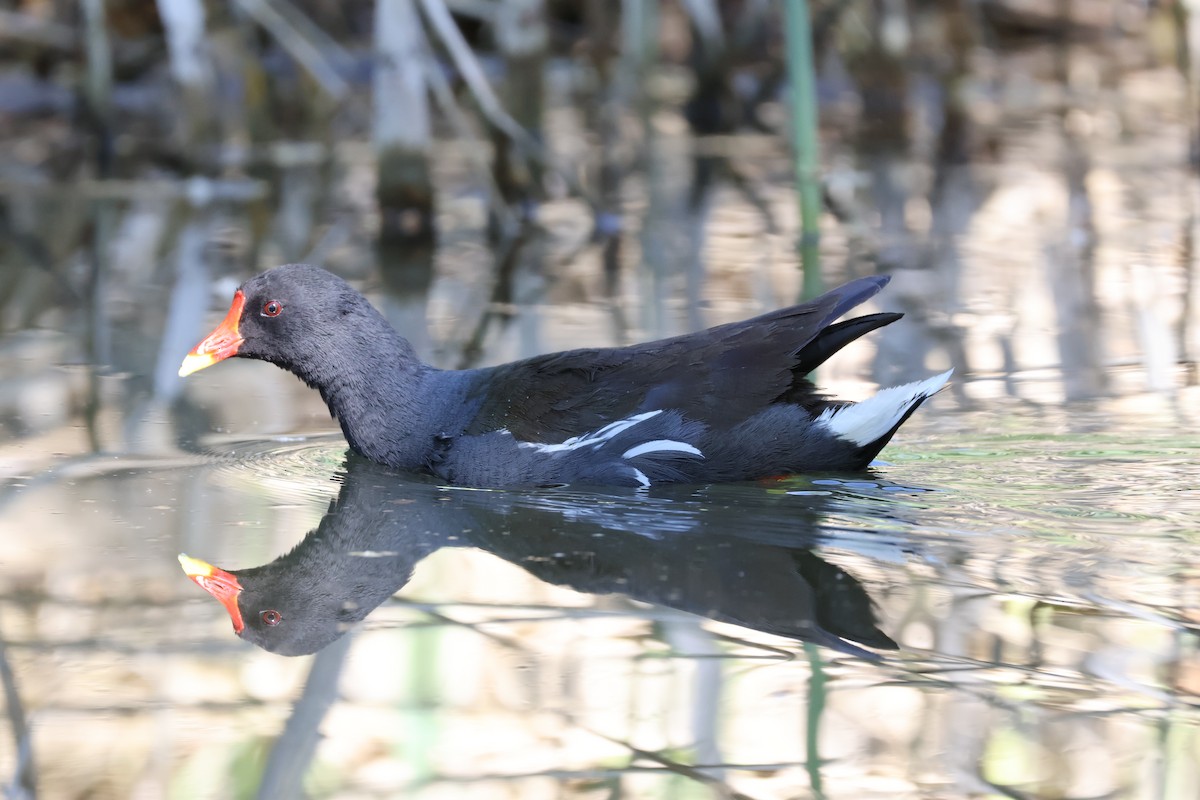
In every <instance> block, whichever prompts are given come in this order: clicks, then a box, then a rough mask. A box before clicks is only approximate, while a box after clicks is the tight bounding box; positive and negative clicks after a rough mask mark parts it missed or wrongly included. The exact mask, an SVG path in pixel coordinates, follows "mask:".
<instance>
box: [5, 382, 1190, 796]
mask: <svg viewBox="0 0 1200 800" xmlns="http://www.w3.org/2000/svg"><path fill="white" fill-rule="evenodd" d="M265 368H267V367H265V366H264V369H265ZM945 405H947V404H946V403H944V402H943V400H941V399H935V400H934V401H931V403H930V404H929V407H928V408H927V409H925V413H924V414H923V415H922V416H921V418H920V419H917V420H914V421H913V422H912V423H911V424H910V426H909V428H908V429H906V431H905V433H904V434H903V435H902V436H900V437H898V441H897V442H896V443H894V444H893V445H892V446H891V447H890V448H889V449H888V450H887V451H886V457H887V463H884V464H880V465H879V466H877V467H876V468H875V469H874V470H873V471H872V472H871V473H870V474H867V475H863V476H860V477H856V478H853V479H851V478H847V477H846V476H826V477H822V476H806V477H796V478H791V479H787V480H782V481H776V482H768V483H761V484H744V485H732V486H704V487H665V488H662V489H659V488H654V489H651V490H637V491H635V490H586V491H585V490H575V489H569V488H566V489H544V490H537V491H474V490H463V489H450V488H445V487H441V486H437V485H434V484H431V483H427V482H420V481H413V480H411V479H404V478H403V477H400V476H396V475H393V474H389V473H388V472H387V471H386V470H382V469H380V468H377V467H374V466H372V465H369V464H365V463H363V462H361V461H358V460H357V459H350V460H347V459H346V458H345V456H344V448H343V445H342V443H341V442H340V441H339V440H338V439H337V438H336V437H333V436H320V437H314V438H306V437H299V438H294V437H293V438H288V439H286V440H282V439H258V440H253V441H235V442H225V443H221V444H220V445H217V446H214V448H213V449H212V451H211V452H210V453H209V454H207V455H205V456H204V457H200V458H194V459H188V460H187V461H186V462H182V463H168V462H165V461H158V462H156V461H149V462H147V461H146V460H144V459H142V460H135V459H132V458H110V459H104V460H101V461H92V462H87V463H77V464H71V463H68V462H64V463H62V464H61V466H60V467H59V468H57V469H55V468H52V469H51V470H49V471H47V472H44V473H41V474H29V475H21V476H15V477H14V478H13V479H12V480H11V482H10V484H9V485H8V487H7V489H6V494H5V499H4V503H5V505H4V508H3V514H4V519H5V526H6V528H7V533H6V537H5V542H6V544H5V564H6V568H7V569H8V570H9V571H10V574H12V573H16V574H25V575H31V576H32V575H34V574H37V572H36V570H35V565H38V564H41V565H52V566H43V567H42V572H41V573H40V574H41V575H42V576H43V580H42V581H37V582H34V581H32V580H31V581H30V583H29V584H27V585H18V586H13V587H12V588H11V589H10V590H9V592H8V596H7V597H6V599H5V616H4V620H5V626H4V638H5V642H6V645H5V656H6V658H7V660H8V663H9V666H10V667H11V669H12V670H13V673H14V676H15V680H16V686H17V688H18V690H19V691H20V694H21V699H22V704H23V706H24V708H25V711H26V715H27V717H26V723H27V724H28V725H29V726H30V727H31V728H32V730H33V731H34V737H33V747H34V752H33V756H34V758H35V759H36V763H37V765H38V767H39V773H38V778H39V781H41V782H42V783H43V785H46V786H57V787H62V791H63V792H64V793H68V790H67V788H66V787H69V786H71V785H72V784H74V783H75V782H77V781H80V780H81V778H82V777H84V776H90V779H91V780H92V781H94V782H95V784H94V785H95V786H97V787H98V788H97V791H99V792H100V793H101V794H102V795H104V796H179V797H193V796H195V797H199V796H212V797H224V796H242V795H245V794H248V793H253V791H254V789H255V787H256V786H257V787H258V788H259V790H260V791H264V793H265V794H266V795H270V794H271V792H272V791H273V792H275V793H277V794H286V793H287V791H289V790H285V789H283V788H280V787H286V786H292V787H294V786H295V785H296V783H295V782H296V781H299V780H300V779H301V777H302V776H303V785H304V786H306V787H308V789H309V791H311V792H312V793H314V794H316V795H319V796H326V795H328V796H394V795H395V794H397V793H400V792H404V793H406V794H408V795H416V796H428V797H442V796H457V797H500V796H512V797H541V796H563V795H564V794H565V795H567V796H592V795H595V796H609V793H610V792H613V791H615V788H614V787H617V786H622V787H624V789H623V790H622V791H625V792H627V793H628V796H635V797H667V796H708V795H709V794H711V793H713V792H715V793H716V796H746V797H794V796H805V795H806V794H807V793H808V792H809V788H808V787H810V786H814V785H819V786H821V787H823V790H824V791H825V793H826V794H827V795H829V796H836V797H895V796H963V795H967V794H976V793H980V794H988V793H997V794H1004V793H1005V792H1006V790H1005V789H1004V788H1002V787H1005V786H1015V787H1019V788H1021V789H1023V790H1024V791H1033V792H1035V793H1036V794H1037V795H1038V796H1048V795H1056V796H1067V797H1088V796H1093V797H1094V796H1110V795H1115V796H1137V797H1142V796H1145V797H1153V796H1162V797H1184V796H1188V794H1190V789H1188V790H1187V791H1185V787H1193V786H1195V785H1196V783H1195V781H1196V780H1197V767H1198V751H1197V746H1198V744H1200V743H1198V742H1197V737H1196V723H1197V721H1198V719H1197V717H1198V714H1197V710H1196V702H1195V697H1196V692H1197V691H1198V690H1200V685H1197V682H1196V681H1197V677H1196V676H1197V673H1196V669H1197V665H1196V639H1195V634H1194V630H1193V625H1194V622H1195V619H1194V617H1195V609H1196V607H1197V601H1198V600H1200V595H1198V593H1200V583H1198V582H1197V580H1196V575H1195V569H1196V567H1195V565H1196V564H1197V563H1200V543H1198V542H1197V541H1196V539H1195V531H1196V530H1197V526H1198V525H1200V510H1198V508H1197V504H1196V502H1195V497H1194V492H1195V489H1194V487H1195V486H1196V484H1197V482H1198V481H1200V466H1197V465H1198V464H1200V437H1196V436H1195V435H1189V434H1181V432H1180V431H1179V430H1178V429H1176V428H1174V427H1173V426H1169V425H1161V426H1160V425H1155V424H1153V422H1151V423H1150V424H1147V423H1146V420H1145V419H1144V418H1141V417H1139V416H1138V415H1124V414H1122V413H1120V412H1108V411H1105V410H1103V409H1093V410H1090V411H1085V410H1082V409H1081V410H1078V411H1070V412H1057V411H1055V412H1048V413H1043V414H1041V415H1039V417H1038V418H1037V419H1029V418H1028V417H1026V418H1025V421H1024V422H1023V423H1016V422H1012V421H1010V422H1008V423H1006V424H997V423H996V422H995V420H994V417H993V414H994V413H995V412H994V411H989V412H987V413H986V414H981V413H978V412H974V413H964V414H955V413H952V412H951V411H950V410H948V409H946V408H945ZM1002 410H1004V411H1005V413H1010V414H1011V413H1016V412H1017V411H1018V410H1017V409H1016V408H1014V407H1012V406H1011V405H1010V406H1002ZM1032 428H1036V431H1034V430H1032ZM1122 431H1124V432H1122ZM47 514H49V515H50V517H51V518H50V522H47ZM310 531H311V533H310ZM14 540H15V542H14ZM18 543H19V544H18ZM293 547H295V550H294V551H293V550H292V548H293ZM181 550H184V551H187V552H188V553H190V554H193V555H195V556H198V557H203V558H205V559H207V560H210V561H212V562H214V563H216V564H218V565H221V566H224V567H226V568H230V569H244V568H247V567H256V566H260V565H269V566H267V567H266V568H265V569H264V570H263V572H262V574H260V575H259V578H260V582H259V583H258V584H257V585H259V586H263V585H265V586H266V587H267V588H266V589H264V592H265V593H266V595H267V596H269V597H270V598H271V599H270V600H264V604H265V605H271V606H272V607H278V608H280V609H281V610H283V613H284V615H285V622H284V623H283V624H282V625H281V626H279V628H280V629H283V628H285V627H286V626H287V625H289V624H293V625H295V624H299V623H301V622H304V623H308V622H310V621H311V622H312V626H313V627H315V628H318V629H320V628H322V627H325V628H326V629H327V632H328V633H329V637H328V638H335V642H334V644H332V645H331V646H329V647H327V648H326V649H324V650H322V651H321V653H320V654H319V655H318V656H316V658H315V660H310V659H307V658H299V659H298V658H285V657H283V656H278V655H274V654H271V653H268V652H265V651H264V650H260V649H258V648H255V647H253V646H251V645H248V644H245V643H242V642H240V641H239V640H238V639H237V638H236V637H235V636H234V635H233V632H232V630H231V628H230V621H229V619H228V617H226V615H225V613H224V612H223V611H222V609H221V608H220V607H219V606H218V605H217V604H216V603H215V602H213V601H212V600H210V599H209V598H208V597H207V596H205V595H204V594H203V593H201V592H200V591H199V590H198V589H196V587H194V586H192V585H191V584H190V583H188V582H187V581H186V580H185V579H184V577H183V575H182V573H181V572H180V571H179V566H178V564H177V562H176V554H177V553H178V552H179V551H181ZM289 551H291V554H290V555H289V556H288V558H287V559H283V560H280V561H276V560H277V559H280V557H281V556H283V555H284V554H286V553H289ZM272 562H275V563H272ZM249 583H250V582H249V581H247V586H249ZM248 591H249V589H248ZM393 592H396V593H397V594H396V595H395V597H394V598H393V597H392V594H393ZM346 598H354V599H355V602H362V603H378V604H379V607H378V608H377V609H376V610H375V611H374V612H373V613H372V614H371V615H370V616H369V617H368V619H367V621H366V622H365V623H364V624H362V625H361V626H357V627H354V628H352V629H351V630H350V632H349V633H347V634H346V635H344V636H341V637H340V638H336V637H337V635H338V634H339V633H340V632H341V629H340V627H339V626H338V623H337V620H336V618H335V615H331V614H330V613H329V609H330V608H331V607H332V608H341V607H342V606H343V604H344V603H343V601H344V600H345V599H346ZM891 641H894V642H895V643H896V644H897V645H898V646H899V649H897V650H893V649H890V642H891ZM806 642H807V643H816V644H817V645H819V646H812V645H811V644H805V643H806ZM860 648H861V649H860ZM67 754H69V755H67ZM9 757H10V758H11V755H10V756H9ZM9 763H12V762H9ZM262 782H266V786H267V787H273V788H267V789H264V787H263V786H262V785H260V784H261V783H262ZM705 787H711V788H705ZM292 791H294V788H293V789H292ZM55 793H57V792H55ZM738 793H740V794H738Z"/></svg>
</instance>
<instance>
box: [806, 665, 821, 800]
mask: <svg viewBox="0 0 1200 800" xmlns="http://www.w3.org/2000/svg"><path fill="white" fill-rule="evenodd" d="M804 654H805V655H807V656H808V666H809V670H810V675H809V679H808V717H807V719H805V723H804V747H805V758H804V765H805V769H806V770H807V771H808V781H809V785H810V786H811V787H812V796H813V797H814V798H817V800H820V798H823V797H824V796H825V790H824V789H823V788H822V786H821V742H820V735H821V716H822V715H823V714H824V713H825V682H826V679H825V665H824V662H823V661H822V660H821V651H820V650H819V649H818V648H817V646H816V645H815V644H813V643H811V642H805V643H804Z"/></svg>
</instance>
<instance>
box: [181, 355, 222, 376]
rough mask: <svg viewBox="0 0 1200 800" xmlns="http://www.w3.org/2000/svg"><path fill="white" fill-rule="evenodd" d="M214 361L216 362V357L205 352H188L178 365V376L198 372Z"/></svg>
mask: <svg viewBox="0 0 1200 800" xmlns="http://www.w3.org/2000/svg"><path fill="white" fill-rule="evenodd" d="M215 363H217V362H216V359H215V358H213V357H212V356H211V355H209V354H207V353H188V354H187V356H186V357H185V358H184V359H183V364H182V365H180V367H179V377H181V378H186V377H187V376H188V375H191V374H192V373H193V372H199V371H200V370H202V369H204V368H205V367H211V366H212V365H213V364H215Z"/></svg>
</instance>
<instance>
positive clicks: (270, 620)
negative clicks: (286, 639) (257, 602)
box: [258, 608, 283, 627]
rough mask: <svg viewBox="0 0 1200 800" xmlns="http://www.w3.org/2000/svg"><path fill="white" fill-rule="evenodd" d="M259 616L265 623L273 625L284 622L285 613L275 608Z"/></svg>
mask: <svg viewBox="0 0 1200 800" xmlns="http://www.w3.org/2000/svg"><path fill="white" fill-rule="evenodd" d="M258 616H259V618H260V619H261V620H262V621H263V624H264V625H270V626H272V627H274V626H276V625H278V624H279V623H281V622H283V615H282V614H280V613H279V612H278V611H276V610H275V609H273V608H272V609H269V610H267V611H264V612H262V613H261V614H259V615H258Z"/></svg>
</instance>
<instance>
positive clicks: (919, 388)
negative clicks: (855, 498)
mask: <svg viewBox="0 0 1200 800" xmlns="http://www.w3.org/2000/svg"><path fill="white" fill-rule="evenodd" d="M953 372H954V370H952V369H951V370H946V371H945V372H943V373H942V374H941V375H935V376H933V377H932V378H927V379H925V380H923V381H915V382H913V383H906V384H904V385H903V386H893V387H892V388H890V389H884V390H883V391H881V392H880V393H879V394H877V395H875V396H874V397H868V398H867V399H866V400H863V401H862V402H859V403H854V404H853V405H848V406H839V407H838V408H827V409H825V410H824V411H822V412H821V416H819V417H817V422H818V423H819V424H821V425H824V426H825V427H826V428H827V429H828V430H829V431H831V432H832V433H833V434H834V435H835V436H837V437H839V438H841V439H846V440H848V441H851V442H854V443H855V444H856V445H859V446H860V447H861V446H862V445H865V444H870V443H871V442H873V441H875V440H876V439H878V438H879V437H881V436H883V435H884V434H885V433H887V432H888V431H890V430H891V429H892V428H894V427H895V426H896V423H897V422H899V421H900V418H901V417H903V416H904V415H905V414H906V413H908V410H909V409H910V408H912V407H913V406H914V405H916V404H917V403H919V402H921V401H922V400H924V399H925V398H926V397H929V396H930V395H931V394H933V393H935V392H936V391H938V390H939V389H941V388H942V387H943V386H945V385H946V381H948V380H950V375H951V374H952V373H953Z"/></svg>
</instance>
